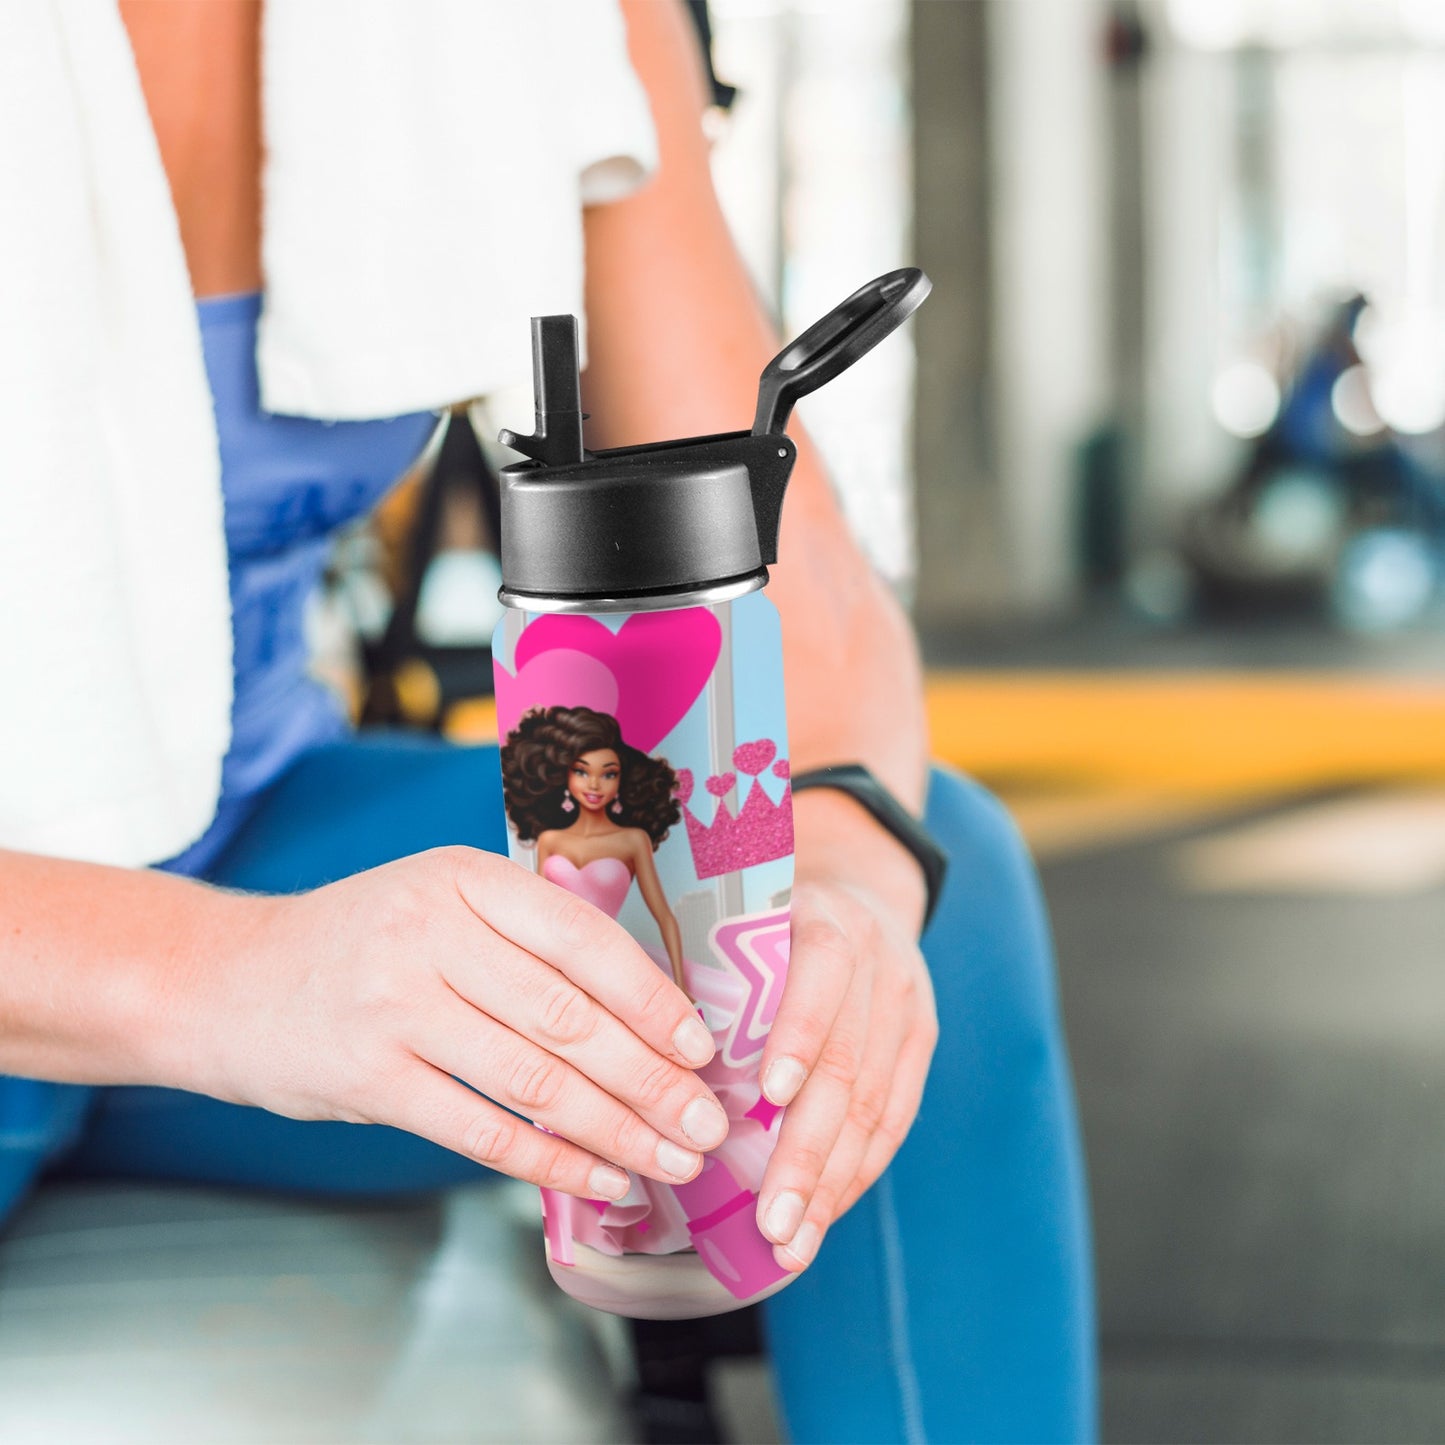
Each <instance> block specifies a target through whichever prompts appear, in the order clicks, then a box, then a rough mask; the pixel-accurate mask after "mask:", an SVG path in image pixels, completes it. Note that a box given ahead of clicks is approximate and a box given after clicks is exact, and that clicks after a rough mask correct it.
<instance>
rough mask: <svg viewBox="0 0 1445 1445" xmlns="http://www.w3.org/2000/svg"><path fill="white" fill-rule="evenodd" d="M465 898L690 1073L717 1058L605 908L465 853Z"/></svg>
mask: <svg viewBox="0 0 1445 1445" xmlns="http://www.w3.org/2000/svg"><path fill="white" fill-rule="evenodd" d="M461 851H462V852H463V853H464V855H465V861H464V862H463V863H462V866H459V867H458V870H457V889H458V891H459V892H460V894H461V897H462V901H463V902H464V903H465V904H466V905H467V907H468V908H470V909H471V910H472V912H473V913H474V914H476V916H477V918H478V919H480V920H481V921H482V922H483V923H485V924H486V925H487V926H488V927H489V928H491V929H492V930H494V931H495V932H496V933H499V934H500V935H501V936H502V937H504V938H506V939H509V940H510V941H511V942H512V943H514V944H516V945H517V947H519V948H521V949H524V950H525V951H526V952H528V953H531V954H535V955H536V957H538V958H540V959H542V960H544V961H545V962H547V963H550V964H551V965H552V966H553V967H554V968H556V969H558V970H559V971H560V972H562V973H563V974H565V975H566V976H567V977H568V978H570V979H571V980H572V982H573V983H575V984H577V985H578V987H580V988H582V989H583V990H585V991H586V992H587V993H589V994H591V996H592V997H593V998H595V999H596V1000H597V1001H598V1002H599V1003H601V1004H602V1005H603V1006H604V1007H605V1008H607V1009H608V1010H609V1011H610V1012H611V1013H613V1014H614V1015H616V1017H618V1018H619V1019H621V1020H622V1021H623V1023H625V1024H626V1025H627V1026H628V1027H629V1028H630V1029H632V1031H633V1032H634V1033H636V1034H637V1035H638V1037H639V1038H641V1039H643V1040H644V1041H645V1042H647V1043H649V1044H651V1046H652V1047H653V1048H654V1049H656V1050H657V1051H658V1052H659V1053H661V1054H666V1055H667V1056H668V1057H669V1058H673V1059H676V1060H678V1061H679V1062H681V1063H683V1064H685V1065H687V1066H688V1067H689V1068H699V1067H701V1066H702V1065H703V1064H705V1063H707V1061H708V1060H709V1059H711V1058H712V1056H713V1053H714V1047H715V1046H714V1044H713V1040H712V1035H711V1034H710V1033H709V1032H708V1031H707V1028H706V1026H705V1025H704V1024H703V1022H702V1020H701V1019H700V1018H699V1017H698V1015H697V1011H696V1009H695V1008H694V1007H693V1004H692V1001H691V1000H690V999H689V998H688V996H687V995H686V994H685V993H684V992H683V991H682V990H681V989H680V988H678V986H677V985H676V984H675V983H674V982H673V981H672V979H671V978H670V977H668V975H667V974H665V973H663V971H662V970H661V969H660V968H659V967H658V966H657V964H655V963H654V962H653V961H652V959H650V958H649V957H648V956H647V954H645V953H644V952H643V951H642V949H641V947H640V946H639V945H638V944H637V943H636V942H635V941H634V940H633V939H632V938H631V937H630V936H629V935H628V934H627V932H626V931H625V930H624V929H623V928H622V927H621V925H619V924H618V923H617V922H615V921H614V920H613V919H611V918H609V917H608V916H607V915H606V914H605V913H603V912H602V911H601V909H598V908H594V907H593V906H592V905H591V904H590V903H588V902H586V901H585V900H584V899H581V898H577V897H575V896H574V895H572V894H570V893H568V892H566V891H565V890H564V889H561V888H559V887H558V886H557V885H556V884H555V883H550V882H548V881H547V879H545V878H539V877H537V875H536V874H534V873H529V872H528V871H527V870H526V869H525V868H522V867H520V866H519V865H517V864H515V863H511V862H509V861H508V860H507V859H505V858H498V857H496V856H495V855H493V854H489V853H483V852H481V851H479V850H473V849H467V850H461Z"/></svg>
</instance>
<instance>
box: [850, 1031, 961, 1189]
mask: <svg viewBox="0 0 1445 1445" xmlns="http://www.w3.org/2000/svg"><path fill="white" fill-rule="evenodd" d="M937 1036H938V1034H937V1029H936V1027H935V1028H934V1029H933V1030H932V1031H930V1030H929V1029H928V1028H927V1027H926V1026H922V1027H920V1028H919V1029H917V1030H916V1031H915V1032H914V1033H912V1034H910V1035H909V1039H908V1041H907V1043H906V1044H905V1045H904V1049H903V1052H902V1054H900V1056H899V1059H898V1070H897V1073H896V1074H895V1075H894V1079H893V1091H892V1093H891V1095H890V1096H889V1100H888V1104H887V1107H886V1108H885V1109H884V1112H883V1118H882V1120H881V1121H880V1123H879V1125H878V1128H877V1129H876V1130H875V1131H874V1133H873V1137H872V1139H870V1140H869V1141H868V1148H867V1150H866V1151H865V1152H864V1155H863V1161H862V1163H861V1165H860V1166H859V1169H858V1173H857V1176H856V1177H855V1178H854V1180H853V1182H852V1184H850V1185H849V1187H848V1188H847V1189H846V1190H845V1191H844V1193H843V1197H842V1199H841V1201H840V1204H839V1209H838V1216H841V1215H843V1214H846V1213H847V1212H848V1211H849V1210H850V1209H851V1208H852V1207H853V1205H854V1204H856V1203H857V1202H858V1200H859V1198H860V1197H861V1196H862V1195H863V1194H864V1193H865V1192H866V1191H867V1190H869V1189H871V1188H872V1187H873V1186H874V1184H876V1183H877V1182H878V1180H879V1179H880V1178H881V1177H882V1175H883V1171H884V1170H885V1169H887V1168H888V1166H889V1165H890V1164H891V1163H892V1162H893V1156H894V1155H895V1154H897V1153H898V1151H899V1149H901V1148H902V1147H903V1141H904V1140H905V1139H906V1138H907V1137H908V1131H909V1130H910V1129H911V1128H912V1127H913V1121H914V1119H916V1118H917V1117H918V1110H919V1107H920V1105H921V1104H922V1103H923V1090H924V1086H925V1085H926V1084H927V1082H928V1070H929V1067H930V1065H931V1064H932V1062H933V1046H934V1042H935V1040H936V1039H937ZM838 1216H835V1217H838Z"/></svg>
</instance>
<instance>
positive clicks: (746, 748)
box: [733, 738, 778, 777]
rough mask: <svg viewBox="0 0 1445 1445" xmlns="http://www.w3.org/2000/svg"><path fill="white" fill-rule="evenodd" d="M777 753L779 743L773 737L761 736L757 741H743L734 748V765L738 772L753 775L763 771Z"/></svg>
mask: <svg viewBox="0 0 1445 1445" xmlns="http://www.w3.org/2000/svg"><path fill="white" fill-rule="evenodd" d="M777 755H778V745H777V743H775V742H774V741H773V740H772V739H771V738H759V739H758V740H757V742H755V743H742V744H740V745H739V746H738V747H735V748H734V749H733V767H735V768H736V769H737V770H738V772H740V773H746V774H747V775H748V776H749V777H753V776H754V775H756V774H757V773H760V772H762V770H763V769H764V768H765V767H767V765H768V764H769V763H770V762H772V760H773V759H774V758H775V757H777Z"/></svg>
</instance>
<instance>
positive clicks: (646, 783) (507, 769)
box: [502, 707, 682, 852]
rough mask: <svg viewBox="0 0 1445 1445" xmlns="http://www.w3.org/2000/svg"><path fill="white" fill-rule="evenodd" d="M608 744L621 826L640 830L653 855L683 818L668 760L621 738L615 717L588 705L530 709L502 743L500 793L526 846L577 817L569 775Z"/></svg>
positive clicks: (616, 819)
mask: <svg viewBox="0 0 1445 1445" xmlns="http://www.w3.org/2000/svg"><path fill="white" fill-rule="evenodd" d="M600 748H611V749H612V751H613V752H614V753H616V754H617V757H618V760H619V761H620V762H621V764H622V780H621V785H620V786H619V788H618V790H617V796H618V798H619V799H620V800H621V803H622V812H621V813H620V814H616V815H614V821H615V822H616V823H617V824H618V826H619V827H623V828H641V829H642V830H643V831H644V832H645V833H646V834H647V836H648V837H649V838H651V839H652V848H653V852H656V851H657V848H658V845H659V844H660V843H661V842H662V840H663V839H664V838H666V837H667V834H668V830H669V829H670V828H671V827H672V826H673V824H674V823H676V822H677V820H678V819H679V818H680V817H681V816H682V810H681V808H679V806H678V803H677V800H676V799H675V798H674V797H673V796H672V795H673V792H674V790H675V789H676V787H677V774H676V773H675V772H674V771H673V770H672V768H671V767H670V766H669V765H668V762H667V759H666V758H650V757H648V755H647V754H646V753H644V752H639V751H638V750H637V749H636V748H634V747H629V746H628V745H627V744H626V743H625V742H623V741H622V731H621V729H620V728H619V727H618V726H617V719H616V718H615V717H612V716H611V715H610V714H609V713H605V712H594V711H593V710H592V709H591V708H590V707H547V708H533V709H532V711H531V712H529V713H527V714H525V715H524V716H523V718H522V720H521V721H520V722H519V723H518V724H517V726H516V727H514V728H513V729H512V731H511V732H509V733H508V734H507V741H506V742H505V743H504V744H503V746H502V793H503V795H504V796H505V798H506V800H507V817H508V818H510V819H511V820H512V826H513V827H514V828H515V829H516V830H517V837H518V838H520V839H521V840H522V842H524V843H534V842H536V840H537V838H538V836H539V835H540V834H542V833H543V832H545V831H546V830H547V829H548V828H566V827H568V826H569V825H570V824H572V823H574V822H576V821H577V817H578V814H577V813H576V812H575V811H573V812H566V811H564V809H563V807H562V800H563V799H564V798H565V797H566V796H567V776H568V773H569V771H570V770H571V767H572V764H573V763H575V762H576V761H577V759H578V758H580V757H581V756H582V755H583V754H584V753H591V752H596V751H597V750H598V749H600Z"/></svg>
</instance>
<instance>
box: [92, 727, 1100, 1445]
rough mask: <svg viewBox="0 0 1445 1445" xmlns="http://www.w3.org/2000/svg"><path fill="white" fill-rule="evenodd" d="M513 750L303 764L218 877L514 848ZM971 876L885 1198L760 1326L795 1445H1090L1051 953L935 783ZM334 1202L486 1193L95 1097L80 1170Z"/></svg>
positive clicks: (422, 1166)
mask: <svg viewBox="0 0 1445 1445" xmlns="http://www.w3.org/2000/svg"><path fill="white" fill-rule="evenodd" d="M501 820H502V799H501V780H500V776H499V769H498V764H497V753H496V750H495V749H494V748H486V749H464V748H456V747H451V746H448V745H447V744H445V743H441V742H437V741H433V740H429V739H416V738H411V737H406V738H400V737H396V738H388V737H384V736H383V737H376V736H363V737H361V738H358V739H356V740H355V741H349V742H345V743H341V744H336V745H330V746H324V747H321V748H319V749H317V750H315V751H314V752H312V753H310V754H308V755H307V756H306V757H304V758H302V759H301V760H300V761H299V762H298V763H297V764H296V765H295V766H294V767H293V768H292V769H291V770H290V771H288V772H287V774H286V775H285V776H284V777H283V778H282V779H281V780H280V782H279V783H278V784H277V786H276V787H275V788H273V789H272V790H271V791H270V792H269V793H268V794H267V795H266V796H265V797H264V798H263V799H262V800H261V802H260V804H259V805H258V807H257V808H256V810H255V811H254V812H253V814H252V815H251V817H250V818H249V820H248V822H247V823H246V825H245V827H244V828H243V829H242V831H241V832H240V834H239V835H238V836H237V837H236V839H235V840H234V842H233V843H232V844H231V845H230V847H229V848H228V849H227V850H226V851H225V852H224V853H223V854H222V856H221V857H220V858H219V859H218V861H217V863H216V865H215V867H214V869H213V870H212V872H211V876H212V877H213V878H214V879H215V881H217V882H220V883H225V884H229V885H232V886H236V887H242V888H248V889H258V890H264V891H278V892H285V891H290V890H294V889H300V888H306V887H311V886H315V885H318V884H321V883H324V882H327V881H329V880H333V879H336V878H340V877H342V876H345V875H347V874H350V873H353V872H356V871H358V870H360V869H363V868H369V867H373V866H375V865H377V864H379V863H383V862H385V861H387V860H389V859H391V858H394V857H399V856H402V855H404V854H407V853H411V852H416V851H419V850H421V849H424V848H428V847H433V846H437V845H440V844H446V843H464V844H469V845H472V846H475V847H483V848H488V849H493V850H500V849H501V848H502V847H503V846H504V838H503V834H502V822H501ZM928 820H929V823H930V826H931V827H932V828H933V830H934V831H935V833H937V835H938V836H939V837H940V838H941V839H942V840H943V841H944V843H945V845H946V846H947V847H948V849H949V850H950V852H951V854H952V857H953V863H952V868H951V871H950V874H949V880H948V884H947V886H946V889H945V891H944V895H943V898H942V900H941V902H940V905H939V908H938V912H937V914H936V916H935V918H934V921H933V923H932V925H931V927H930V929H929V932H928V936H927V938H926V939H925V940H924V946H925V952H926V954H927V957H928V961H929V965H930V968H931V970H932V973H933V977H934V980H935V986H936V988H937V992H938V1002H939V1012H940V1020H941V1039H940V1043H939V1048H938V1053H937V1057H936V1060H935V1063H934V1068H933V1072H932V1075H931V1077H930V1079H929V1084H928V1090H927V1093H926V1095H925V1098H924V1103H923V1107H922V1110H921V1112H920V1114H919V1118H918V1122H917V1124H916V1125H915V1127H914V1129H913V1132H912V1133H911V1134H910V1136H909V1138H908V1140H907V1142H906V1143H905V1145H904V1147H903V1149H902V1151H901V1152H900V1153H899V1155H898V1157H897V1159H896V1160H895V1162H894V1164H893V1166H892V1168H891V1169H890V1170H889V1172H888V1174H887V1175H885V1177H884V1179H883V1180H881V1181H880V1182H879V1184H878V1185H877V1186H876V1187H875V1188H874V1189H873V1190H871V1191H870V1192H869V1194H867V1195H866V1196H865V1197H864V1198H863V1199H862V1200H861V1201H860V1202H859V1203H858V1204H857V1205H856V1206H855V1207H854V1208H853V1210H852V1211H851V1212H850V1213H849V1214H848V1215H847V1216H846V1217H845V1218H844V1219H843V1220H841V1221H840V1222H839V1223H838V1224H837V1225H835V1226H834V1228H833V1230H832V1231H831V1232H830V1234H829V1236H828V1239H827V1240H826V1242H825V1244H824V1247H823V1250H822V1252H821V1253H820V1255H819V1258H818V1260H817V1262H816V1263H815V1264H814V1266H813V1268H812V1269H811V1270H810V1271H808V1273H807V1274H805V1275H804V1276H803V1278H802V1279H801V1280H799V1281H798V1282H797V1283H795V1284H794V1285H792V1286H791V1287H790V1288H789V1289H787V1290H785V1291H784V1292H783V1293H782V1294H781V1295H779V1296H778V1297H777V1298H776V1299H774V1300H772V1301H770V1302H769V1304H768V1305H767V1306H766V1314H767V1329H768V1335H769V1340H770V1346H771V1351H772V1354H773V1358H774V1361H775V1364H776V1369H777V1378H778V1382H779V1387H780V1393H781V1399H782V1404H783V1409H784V1411H785V1414H786V1417H787V1424H788V1427H789V1432H790V1434H791V1436H792V1438H793V1440H795V1441H797V1442H800V1445H801V1442H810V1441H818V1442H825V1441H869V1442H879V1445H883V1442H891V1441H899V1442H916V1441H940V1442H944V1441H946V1442H958V1441H969V1440H978V1441H1007V1440H1020V1441H1076V1440H1087V1439H1090V1438H1092V1436H1093V1431H1094V1413H1095V1397H1094V1330H1093V1307H1092V1287H1091V1284H1092V1282H1091V1278H1090V1265H1089V1259H1090V1254H1089V1238H1088V1222H1087V1212H1086V1204H1085V1192H1084V1178H1083V1167H1082V1162H1081V1157H1080V1150H1079V1140H1078V1134H1077V1130H1076V1126H1075V1120H1074V1112H1073V1101H1072V1095H1071V1091H1070V1085H1069V1078H1068V1067H1067V1058H1066V1054H1065V1049H1064V1044H1063V1040H1062V1037H1061V1033H1060V1029H1059V1020H1058V1013H1057V1008H1056V1003H1055V998H1054V991H1053V981H1052V962H1051V954H1050V946H1049V940H1048V936H1047V931H1046V928H1045V924H1044V916H1043V911H1042V908H1041V906H1040V902H1039V897H1038V891H1037V887H1036V885H1035V882H1034V877H1033V872H1032V868H1031V866H1030V864H1029V862H1028V859H1027V856H1026V855H1025V853H1024V851H1023V849H1022V847H1021V845H1020V843H1019V841H1018V838H1017V835H1016V834H1015V832H1014V830H1013V828H1012V825H1011V824H1010V823H1009V821H1008V819H1007V816H1006V815H1005V814H1004V812H1003V810H1002V809H1001V808H1000V807H999V805H998V804H997V803H996V802H995V801H994V800H993V799H992V798H991V797H989V795H988V794H986V793H985V792H983V790H981V789H980V788H978V787H976V786H974V785H972V784H970V783H966V782H964V781H962V780H961V779H959V778H957V777H956V776H954V775H952V774H949V773H946V772H937V773H935V775H934V778H933V784H932V788H931V792H930V796H929V804H928ZM64 1167H65V1168H66V1169H67V1170H68V1171H70V1172H79V1173H83V1174H86V1175H90V1176H104V1175H123V1176H130V1177H142V1178H165V1179H172V1180H201V1181H205V1182H208V1183H212V1184H220V1185H228V1186H243V1187H259V1188H265V1189H283V1190H286V1191H302V1192H309V1193H315V1194H332V1195H335V1194H352V1193H367V1194H383V1195H384V1194H395V1193H400V1192H407V1191H414V1190H429V1189H435V1188H438V1187H442V1186H445V1185H448V1184H456V1183H462V1182H466V1181H472V1180H477V1179H482V1178H487V1177H491V1176H489V1175H488V1173H487V1171H485V1170H482V1169H480V1168H479V1167H478V1166H476V1165H473V1164H470V1163H468V1162H467V1161H465V1160H463V1159H461V1158H459V1157H457V1156H455V1155H452V1154H449V1153H447V1152H446V1151H444V1150H441V1149H438V1148H436V1147H435V1146H433V1145H430V1144H427V1143H424V1142H422V1141H421V1140H419V1139H416V1138H413V1137H412V1136H410V1135H406V1134H401V1133H398V1132H397V1131H395V1130H390V1129H383V1128H375V1127H367V1126H363V1125H354V1124H339V1123H299V1122H296V1121H294V1120H290V1119H281V1118H277V1117H276V1116H274V1115H269V1114H265V1113H262V1112H260V1111H258V1110H255V1109H246V1108H242V1107H239V1106H236V1105H232V1104H224V1103H220V1102H218V1101H216V1100H212V1099H206V1098H201V1097H198V1096H195V1095H189V1094H180V1093H174V1092H171V1091H168V1090H163V1089H144V1088H118V1089H107V1090H104V1091H100V1093H99V1098H98V1102H97V1105H96V1107H95V1111H94V1114H93V1116H92V1119H91V1123H90V1128H89V1132H88V1134H87V1136H86V1138H85V1139H84V1141H83V1143H82V1144H81V1145H80V1147H79V1149H78V1150H75V1151H74V1152H73V1153H72V1154H71V1156H70V1158H69V1160H68V1162H67V1163H66V1165H65V1166H64Z"/></svg>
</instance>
